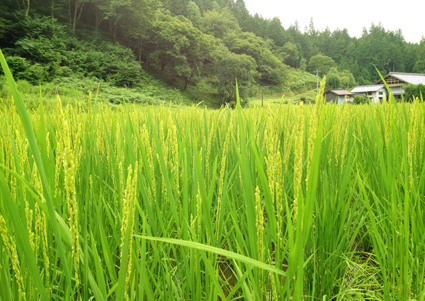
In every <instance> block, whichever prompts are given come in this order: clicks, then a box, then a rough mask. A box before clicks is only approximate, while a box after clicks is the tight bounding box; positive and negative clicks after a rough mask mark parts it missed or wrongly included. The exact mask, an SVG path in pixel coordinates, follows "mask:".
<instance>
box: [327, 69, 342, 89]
mask: <svg viewBox="0 0 425 301" xmlns="http://www.w3.org/2000/svg"><path fill="white" fill-rule="evenodd" d="M338 88H341V78H340V77H339V75H338V73H329V74H328V75H327V76H326V89H338Z"/></svg>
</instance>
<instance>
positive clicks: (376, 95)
mask: <svg viewBox="0 0 425 301" xmlns="http://www.w3.org/2000/svg"><path fill="white" fill-rule="evenodd" d="M356 95H360V96H365V97H368V98H369V100H370V102H371V103H380V102H382V101H383V100H384V98H386V97H387V93H386V90H385V88H381V89H379V90H378V91H373V92H363V93H356Z"/></svg>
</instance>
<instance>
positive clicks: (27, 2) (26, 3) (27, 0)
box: [23, 0, 30, 17]
mask: <svg viewBox="0 0 425 301" xmlns="http://www.w3.org/2000/svg"><path fill="white" fill-rule="evenodd" d="M23 3H24V7H25V17H28V14H29V12H30V0H23Z"/></svg>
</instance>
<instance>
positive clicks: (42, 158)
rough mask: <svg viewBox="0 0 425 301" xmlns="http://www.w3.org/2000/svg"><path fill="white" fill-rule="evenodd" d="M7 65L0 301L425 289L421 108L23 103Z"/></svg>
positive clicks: (275, 296) (367, 294)
mask: <svg viewBox="0 0 425 301" xmlns="http://www.w3.org/2000/svg"><path fill="white" fill-rule="evenodd" d="M0 61H1V64H2V67H3V70H4V73H5V74H6V77H7V79H8V81H9V86H10V89H11V91H12V92H13V98H11V99H2V100H1V101H0V107H1V110H0V191H1V192H0V253H1V256H0V296H1V298H0V299H2V300H50V299H54V300H90V299H93V298H94V299H95V300H108V299H111V300H409V299H410V300H423V299H424V298H425V287H424V284H425V283H424V279H425V268H424V265H423V262H425V258H424V257H425V255H424V254H425V236H424V235H423V233H425V224H424V216H425V209H424V202H425V198H424V195H425V193H424V192H425V164H424V162H425V150H424V147H425V106H424V104H423V102H422V101H421V100H416V101H415V102H413V103H411V104H407V103H395V102H392V101H390V102H388V103H384V104H383V105H368V106H365V105H360V106H353V105H348V104H345V105H334V104H327V103H324V102H323V99H322V97H320V96H319V97H318V98H317V99H316V104H315V105H302V104H301V105H281V106H279V107H274V108H252V109H242V108H241V107H240V106H237V108H236V109H235V110H231V109H229V108H225V109H221V110H208V109H206V108H199V107H187V108H173V107H171V106H170V107H168V106H157V107H138V106H132V105H123V106H120V107H115V108H113V109H111V108H109V107H108V106H106V105H104V104H103V103H101V102H98V101H97V100H96V98H95V97H93V98H89V99H88V101H87V103H86V104H84V105H78V106H77V105H75V106H62V104H61V102H60V98H58V100H57V108H56V109H55V110H49V111H45V110H44V108H43V102H42V96H41V97H40V105H39V107H38V108H37V109H36V110H31V111H30V110H27V108H26V107H25V104H24V101H23V99H22V98H21V97H20V95H19V92H18V91H17V90H16V86H15V84H14V81H13V78H12V75H11V74H10V72H9V71H8V68H7V65H6V63H5V60H4V58H3V56H2V54H1V53H0ZM322 87H324V85H322ZM322 89H323V88H322ZM322 92H323V91H322ZM319 95H321V93H319ZM390 100H391V99H390Z"/></svg>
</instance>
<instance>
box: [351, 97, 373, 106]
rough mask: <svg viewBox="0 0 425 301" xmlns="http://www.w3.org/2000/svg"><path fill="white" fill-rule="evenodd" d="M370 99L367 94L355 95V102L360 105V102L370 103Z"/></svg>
mask: <svg viewBox="0 0 425 301" xmlns="http://www.w3.org/2000/svg"><path fill="white" fill-rule="evenodd" d="M369 103H370V100H369V98H368V97H365V96H360V95H357V96H354V104H356V105H359V104H369Z"/></svg>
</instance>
